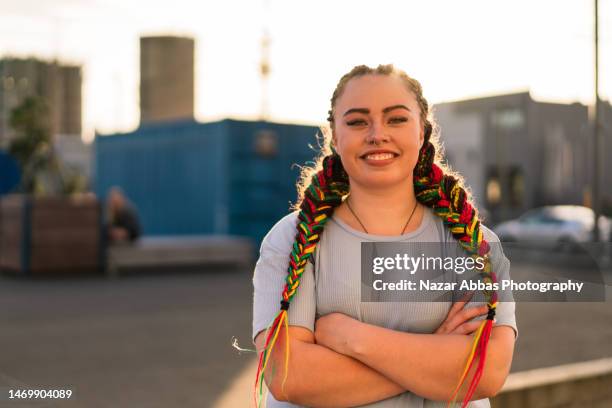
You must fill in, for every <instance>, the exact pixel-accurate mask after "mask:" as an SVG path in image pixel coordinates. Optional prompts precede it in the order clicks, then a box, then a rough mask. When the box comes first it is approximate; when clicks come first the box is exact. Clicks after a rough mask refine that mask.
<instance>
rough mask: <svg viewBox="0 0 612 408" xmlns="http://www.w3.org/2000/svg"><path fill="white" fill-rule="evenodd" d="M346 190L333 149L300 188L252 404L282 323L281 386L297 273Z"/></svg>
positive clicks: (259, 395)
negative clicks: (276, 308)
mask: <svg viewBox="0 0 612 408" xmlns="http://www.w3.org/2000/svg"><path fill="white" fill-rule="evenodd" d="M348 191H349V184H348V175H347V174H346V172H345V171H344V168H343V166H342V162H341V160H340V156H338V155H337V154H336V153H335V152H334V153H333V154H331V155H329V156H327V157H325V158H324V159H323V169H321V170H320V171H318V172H317V173H316V174H315V175H313V176H312V179H311V184H310V186H309V187H308V188H307V189H306V190H305V191H304V199H303V200H302V203H301V205H300V212H299V214H298V223H297V226H296V228H297V233H296V236H295V241H294V243H293V248H292V250H291V254H290V255H289V266H288V271H287V277H286V279H285V286H284V288H283V293H282V300H281V309H280V311H279V312H278V314H277V316H276V317H275V318H274V321H273V322H272V324H271V325H270V326H269V327H268V330H267V336H266V342H265V345H264V350H263V352H262V353H261V355H260V357H259V364H258V367H257V376H256V379H255V395H254V399H255V406H256V407H259V406H260V404H261V402H262V399H263V398H262V397H263V388H262V387H263V382H264V373H265V369H266V366H267V364H268V361H269V358H270V356H271V355H272V350H273V348H274V345H275V344H276V340H277V338H278V335H279V332H280V330H281V328H282V327H285V339H286V348H285V370H284V379H283V383H282V387H281V388H283V389H284V386H285V381H286V380H287V373H288V367H289V316H288V309H289V305H290V304H291V300H292V299H293V297H294V296H295V294H296V293H297V289H298V287H299V285H300V281H301V276H302V274H303V273H304V271H305V269H306V264H307V262H308V260H309V259H310V258H311V257H312V255H313V252H314V249H315V247H316V245H317V243H318V242H319V239H320V234H321V232H322V231H323V227H324V226H325V223H326V222H327V221H328V220H329V218H330V217H331V215H332V213H333V211H334V209H335V208H336V207H337V206H339V205H340V204H341V203H342V198H343V197H344V196H345V195H346V194H347V193H348ZM258 388H259V390H258Z"/></svg>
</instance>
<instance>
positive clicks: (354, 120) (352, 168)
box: [333, 74, 424, 188]
mask: <svg viewBox="0 0 612 408" xmlns="http://www.w3.org/2000/svg"><path fill="white" fill-rule="evenodd" d="M420 114H421V111H420V109H419V105H418V103H417V101H416V98H415V96H414V95H413V93H412V92H410V91H409V90H408V89H407V88H406V86H405V84H404V83H403V82H402V80H401V79H400V78H399V77H397V76H395V75H373V74H372V75H364V76H360V77H355V78H352V79H351V80H349V82H347V84H346V85H345V88H344V91H343V93H342V95H341V96H340V97H339V98H338V99H337V100H336V106H335V112H334V128H333V143H334V146H335V147H336V151H337V152H338V154H339V155H340V157H341V158H342V164H343V166H344V169H345V170H346V172H347V174H348V175H349V178H350V181H351V183H355V182H357V183H359V184H360V185H362V186H364V187H372V188H380V187H389V186H393V185H397V184H399V183H405V182H406V181H407V180H411V179H412V172H413V170H414V167H415V165H416V163H417V159H418V155H419V149H420V148H421V145H422V144H423V136H424V133H423V124H422V123H421V119H420Z"/></svg>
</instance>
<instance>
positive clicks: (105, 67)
mask: <svg viewBox="0 0 612 408" xmlns="http://www.w3.org/2000/svg"><path fill="white" fill-rule="evenodd" d="M599 12H600V17H599V24H600V87H599V89H600V95H601V97H602V98H604V99H608V100H609V99H610V95H612V74H611V73H612V47H611V43H612V0H600V2H599ZM593 23H594V17H593V1H587V0H556V1H555V0H513V1H495V0H474V1H469V0H464V1H456V0H455V1H453V0H433V1H407V0H404V1H400V0H393V1H391V0H379V1H377V2H374V1H367V2H366V1H361V0H351V1H347V0H335V1H328V0H327V1H324V0H310V1H309V2H304V1H300V2H298V1H293V0H224V1H214V2H213V1H207V0H173V1H171V2H170V1H158V0H130V1H124V0H104V1H103V0H0V57H4V56H18V57H25V56H37V57H40V58H45V59H55V58H57V59H58V60H60V61H61V62H65V63H70V64H79V65H82V66H83V132H84V134H83V138H84V140H85V141H91V140H92V139H93V137H94V135H95V132H96V131H97V132H98V133H103V134H107V133H113V132H126V131H130V130H133V129H135V128H136V127H137V126H138V122H139V107H138V103H139V95H138V94H139V91H138V89H139V71H138V70H139V50H138V47H139V37H140V36H142V35H160V34H168V35H182V36H191V37H193V38H195V40H196V51H195V52H196V56H195V70H196V71H195V74H196V85H195V87H196V90H195V111H196V118H197V119H198V120H201V121H209V120H218V119H222V118H226V117H232V118H243V119H256V118H258V116H259V114H260V112H261V95H262V81H261V79H260V76H259V61H260V57H261V38H262V34H263V32H264V29H266V30H267V32H268V33H269V36H270V39H271V42H270V47H269V60H270V64H271V74H270V77H269V80H268V95H269V96H268V99H269V113H270V119H271V120H277V121H282V122H297V123H308V124H315V125H318V124H322V123H323V122H324V121H325V118H326V117H327V110H328V109H329V98H330V97H331V94H332V92H333V90H334V88H335V86H336V83H337V81H338V80H339V78H340V77H341V76H342V75H343V74H344V73H346V72H348V71H349V70H350V69H351V68H352V67H353V66H355V65H359V64H368V65H377V64H381V63H393V64H395V65H396V66H397V67H399V68H401V69H403V70H405V71H406V72H407V73H408V74H409V75H411V76H413V77H414V78H416V79H418V80H419V81H420V82H421V84H422V85H423V88H424V94H425V97H426V98H427V99H428V100H429V101H430V103H438V102H443V101H451V100H459V99H466V98H472V97H478V96H483V95H494V94H500V93H509V92H517V91H525V90H529V91H530V92H531V94H532V96H533V97H534V98H535V99H537V100H546V101H558V102H563V103H566V102H574V101H578V102H582V103H585V104H591V103H592V101H593V100H594V68H593V67H594V47H593V31H594V28H593Z"/></svg>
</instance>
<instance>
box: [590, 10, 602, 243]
mask: <svg viewBox="0 0 612 408" xmlns="http://www.w3.org/2000/svg"><path fill="white" fill-rule="evenodd" d="M598 8H599V0H595V112H594V118H593V122H594V123H593V197H592V199H593V202H592V207H593V216H594V217H595V220H594V224H593V242H599V223H598V220H599V213H600V208H599V202H600V199H599V195H600V191H599V180H600V177H601V152H600V145H601V141H600V140H599V138H600V126H599V17H598V14H599V13H598V12H599V10H598Z"/></svg>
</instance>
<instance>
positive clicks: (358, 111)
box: [342, 105, 412, 116]
mask: <svg viewBox="0 0 612 408" xmlns="http://www.w3.org/2000/svg"><path fill="white" fill-rule="evenodd" d="M394 109H406V110H407V111H408V112H412V111H411V110H410V109H409V108H408V107H407V106H406V105H393V106H387V107H386V108H385V109H383V110H382V111H383V113H388V112H391V111H392V110H394ZM351 113H365V114H368V113H370V110H369V109H368V108H351V109H349V110H347V111H346V112H344V115H342V116H346V115H348V114H351Z"/></svg>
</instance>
